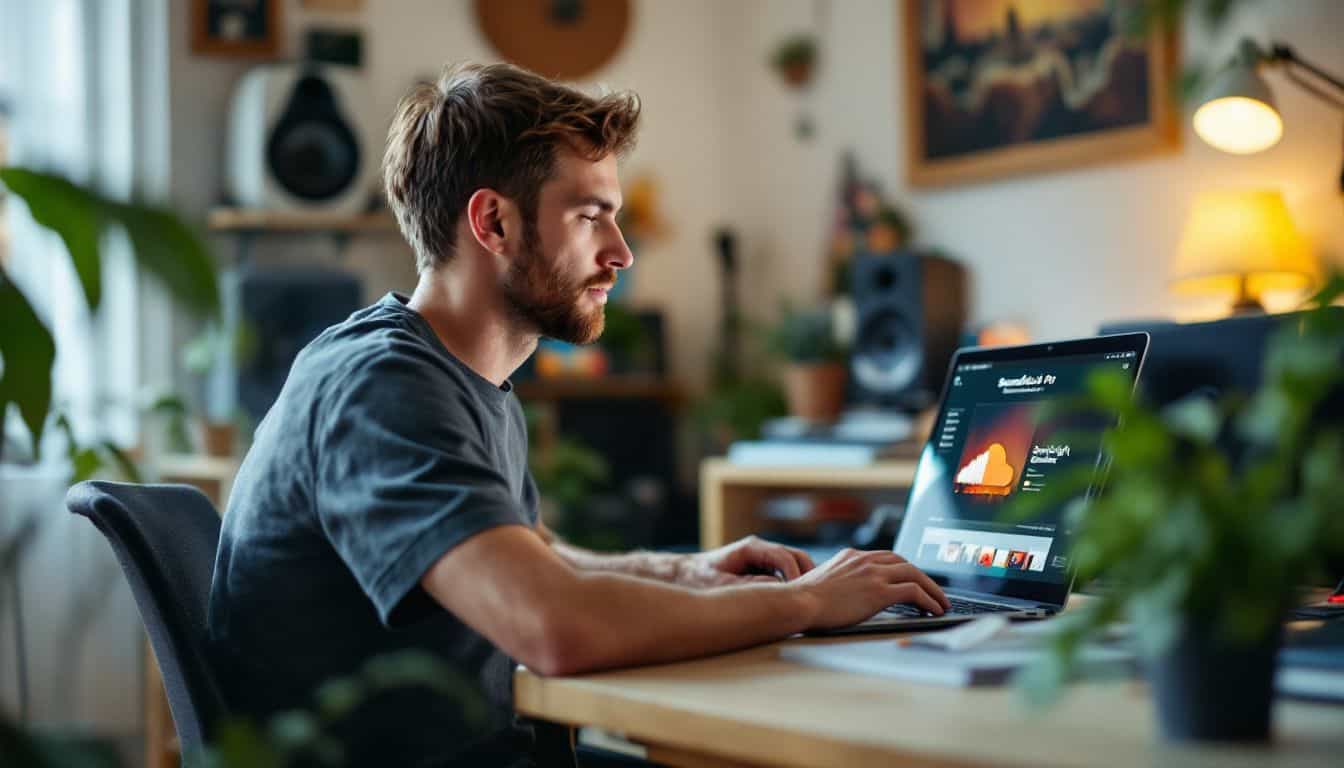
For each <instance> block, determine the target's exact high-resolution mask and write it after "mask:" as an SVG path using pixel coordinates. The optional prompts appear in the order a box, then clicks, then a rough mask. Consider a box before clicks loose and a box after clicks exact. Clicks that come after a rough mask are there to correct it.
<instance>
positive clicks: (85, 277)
mask: <svg viewBox="0 0 1344 768" xmlns="http://www.w3.org/2000/svg"><path fill="white" fill-rule="evenodd" d="M0 181H3V182H4V183H5V186H6V187H8V188H9V191H10V192H12V193H14V195H15V196H16V197H19V198H21V199H22V200H23V201H24V203H26V204H27V205H28V213H29V214H31V215H32V217H33V221H36V222H37V223H38V224H41V225H42V226H44V227H46V228H47V229H50V230H51V231H53V232H55V233H56V234H57V235H59V236H60V238H61V240H62V241H63V242H64V243H65V248H66V250H67V251H69V252H70V260H71V261H72V262H73V263H74V267H75V273H76V274H77V275H79V284H80V286H81V287H82V288H83V289H84V298H85V300H87V301H88V303H89V309H91V310H95V311H96V310H97V309H98V304H99V302H101V301H102V286H103V277H102V261H101V260H100V258H99V256H98V238H99V236H100V235H101V234H102V228H103V217H104V210H103V205H102V203H101V201H100V200H99V199H98V198H97V197H96V196H94V195H92V194H90V193H89V192H88V191H87V190H85V189H84V188H83V187H80V186H77V185H75V184H73V183H71V182H70V181H67V180H66V179H63V178H61V177H60V176H56V175H54V174H50V173H42V172H40V171H32V170H28V169H26V168H0Z"/></svg>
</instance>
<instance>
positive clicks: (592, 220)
mask: <svg viewBox="0 0 1344 768" xmlns="http://www.w3.org/2000/svg"><path fill="white" fill-rule="evenodd" d="M579 218H580V219H583V220H584V221H586V222H589V223H590V224H596V223H597V217H596V216H584V215H582V214H580V215H579Z"/></svg>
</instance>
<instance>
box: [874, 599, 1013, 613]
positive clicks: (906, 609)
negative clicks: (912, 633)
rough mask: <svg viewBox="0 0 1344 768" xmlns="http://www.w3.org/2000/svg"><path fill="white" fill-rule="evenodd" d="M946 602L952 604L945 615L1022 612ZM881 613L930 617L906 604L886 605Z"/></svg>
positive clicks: (989, 606) (915, 607)
mask: <svg viewBox="0 0 1344 768" xmlns="http://www.w3.org/2000/svg"><path fill="white" fill-rule="evenodd" d="M948 602H950V603H952V608H951V609H949V610H948V611H947V613H946V614H945V615H963V616H965V615H970V614H979V613H1013V612H1016V611H1020V610H1022V609H1021V608H1014V607H1012V606H1011V605H995V604H993V603H978V602H975V601H973V600H963V599H961V598H959V597H949V598H948ZM882 612H883V613H889V614H892V615H895V616H912V617H915V618H924V617H927V616H932V615H933V614H932V613H929V612H928V611H926V610H924V609H923V608H920V607H918V606H914V605H910V604H908V603H897V604H895V605H888V606H887V607H886V608H883V609H882Z"/></svg>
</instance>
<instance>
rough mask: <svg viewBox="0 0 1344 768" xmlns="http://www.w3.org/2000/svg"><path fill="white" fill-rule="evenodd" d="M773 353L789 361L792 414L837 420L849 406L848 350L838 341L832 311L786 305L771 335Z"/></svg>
mask: <svg viewBox="0 0 1344 768" xmlns="http://www.w3.org/2000/svg"><path fill="white" fill-rule="evenodd" d="M770 350H771V351H772V352H773V353H774V354H776V355H778V356H779V357H781V358H783V359H784V360H785V361H786V366H785V368H784V393H785V397H786V399H787V400H788V404H789V414H790V415H791V416H793V417H794V418H798V419H803V420H805V421H811V422H820V423H827V422H832V421H835V420H836V418H837V417H839V415H840V411H841V410H842V409H843V408H844V404H845V383H846V381H847V380H848V369H847V368H846V363H845V361H846V358H847V357H848V350H847V349H846V348H845V346H844V345H843V344H841V343H840V342H839V340H838V339H837V338H836V333H835V328H834V324H833V322H832V315H831V311H830V309H792V308H790V307H787V306H786V307H785V308H784V314H783V317H782V318H781V319H780V321H779V324H778V325H777V326H775V328H774V329H773V330H772V331H771V333H770Z"/></svg>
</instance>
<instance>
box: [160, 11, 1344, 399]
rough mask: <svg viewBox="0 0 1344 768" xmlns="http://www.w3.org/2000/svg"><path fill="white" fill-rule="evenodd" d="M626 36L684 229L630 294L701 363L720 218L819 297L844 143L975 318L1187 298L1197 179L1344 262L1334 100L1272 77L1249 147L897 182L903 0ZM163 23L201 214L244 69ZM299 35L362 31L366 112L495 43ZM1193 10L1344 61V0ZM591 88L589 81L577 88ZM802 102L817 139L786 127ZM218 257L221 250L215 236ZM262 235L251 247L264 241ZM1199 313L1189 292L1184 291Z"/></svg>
mask: <svg viewBox="0 0 1344 768" xmlns="http://www.w3.org/2000/svg"><path fill="white" fill-rule="evenodd" d="M634 5H635V15H634V20H633V28H632V30H631V32H630V36H629V38H628V40H627V44H626V46H625V48H623V49H622V51H621V52H620V53H619V54H618V55H617V57H616V59H615V60H614V62H613V63H612V64H610V65H609V66H608V67H606V68H605V69H603V70H602V71H601V72H599V73H598V75H597V78H596V80H598V81H601V82H603V83H606V84H609V85H611V86H613V87H618V88H634V89H636V90H637V91H639V93H640V94H641V96H642V97H643V99H644V103H645V120H644V125H643V132H642V135H641V141H640V145H639V147H638V149H637V150H636V151H635V152H634V154H633V155H632V156H631V157H630V158H629V160H628V161H627V163H626V165H625V171H626V173H627V175H629V173H630V172H635V171H641V170H650V171H653V172H655V173H656V174H657V175H658V177H659V179H660V181H661V183H662V192H663V205H664V208H665V211H666V212H667V214H668V218H669V219H670V220H671V222H672V223H673V225H674V231H673V234H672V236H671V237H670V238H669V239H668V240H667V241H665V242H662V243H657V244H652V245H649V246H647V247H646V248H645V249H644V250H643V251H642V252H641V253H640V254H639V257H638V260H637V267H636V268H635V271H634V273H633V282H634V288H635V290H634V294H635V299H636V300H637V302H639V303H643V304H650V305H659V306H661V307H663V308H664V309H665V311H666V312H667V315H668V323H669V328H668V329H669V341H670V344H671V353H672V363H673V366H674V370H675V371H677V373H678V374H679V375H680V376H682V377H683V378H684V379H686V380H687V381H689V382H690V383H692V384H699V383H702V382H703V381H704V378H705V373H706V369H707V360H708V355H709V354H710V351H711V350H712V348H713V344H714V339H713V334H714V331H715V328H716V327H717V325H716V324H717V298H716V297H717V277H716V273H715V269H714V266H713V264H714V259H713V253H712V249H711V246H710V233H711V232H712V230H713V228H714V227H715V226H716V225H718V224H719V223H729V224H731V225H732V226H734V227H736V228H737V229H738V230H739V232H740V233H741V234H742V235H743V245H744V255H745V258H746V272H745V275H746V278H745V280H744V294H745V295H744V300H745V303H746V307H747V309H748V310H749V311H750V312H751V313H752V314H754V315H755V316H757V317H761V318H768V317H771V316H773V314H774V313H775V311H776V310H777V307H778V301H779V298H780V296H781V295H788V296H794V297H800V298H801V297H810V296H814V295H816V293H817V291H818V290H819V287H820V285H821V283H822V280H823V271H822V265H823V263H824V258H823V240H824V236H825V228H826V222H827V221H828V219H829V217H830V214H831V207H832V205H833V203H834V189H835V184H836V180H837V174H838V163H839V157H840V154H841V152H842V151H844V150H845V149H850V148H852V149H853V150H854V151H855V153H856V155H857V157H858V160H859V163H860V167H861V169H862V171H863V172H864V173H865V174H868V175H870V176H872V177H874V178H876V179H878V180H879V181H880V182H881V183H882V184H883V186H884V189H885V190H886V192H887V193H888V194H889V195H890V196H891V197H893V198H894V199H895V200H896V201H898V202H899V203H901V204H902V205H903V206H904V207H905V208H906V209H907V211H908V212H909V213H910V214H911V216H912V218H913V220H914V223H915V226H916V229H917V237H918V240H919V242H920V243H922V244H925V245H931V246H938V247H940V248H943V249H945V250H947V251H948V252H949V253H950V254H952V255H953V256H954V257H956V258H959V259H961V260H963V261H964V262H965V263H967V264H968V265H969V266H970V267H971V271H972V275H973V283H974V285H973V292H972V296H973V318H974V319H975V320H976V321H987V320H998V319H1017V320H1021V321H1024V322H1026V323H1027V324H1028V326H1029V327H1030V328H1031V329H1032V331H1033V333H1034V334H1035V335H1036V336H1037V337H1042V338H1043V337H1059V336H1068V335H1076V334H1084V333H1089V332H1091V331H1092V330H1093V329H1095V327H1096V326H1097V325H1098V324H1099V323H1100V322H1103V321H1106V320H1113V319H1121V318H1134V317H1141V316H1153V315H1162V314H1171V313H1172V312H1174V311H1180V310H1182V307H1181V306H1179V305H1177V304H1176V303H1175V302H1174V300H1173V299H1171V298H1170V297H1169V295H1168V293H1167V290H1166V285H1165V280H1166V270H1167V267H1168V265H1169V263H1170V261H1171V259H1172V256H1173V253H1174V249H1175V244H1176V241H1177V239H1178V237H1179V233H1180V227H1181V225H1182V222H1183V220H1184V216H1185V213H1186V210H1187V208H1188V206H1189V205H1190V202H1191V200H1192V199H1193V197H1194V195H1195V194H1196V193H1197V192H1199V191H1200V190H1202V189H1206V188H1213V187H1223V186H1244V185H1257V186H1265V185H1268V186H1276V187H1279V188H1280V189H1282V190H1283V192H1284V195H1285V197H1286V199H1287V201H1288V204H1289V207H1290V209H1291V211H1292V213H1293V215H1294V216H1295V218H1296V220H1297V223H1298V225H1299V227H1300V228H1301V229H1302V230H1303V231H1304V232H1305V233H1306V234H1307V236H1308V237H1309V238H1311V240H1312V241H1313V242H1314V243H1315V244H1316V245H1317V247H1318V249H1319V250H1320V252H1321V254H1322V256H1323V257H1324V258H1325V259H1327V260H1331V261H1340V260H1341V259H1344V231H1342V229H1344V228H1341V226H1340V196H1339V193H1338V188H1337V179H1338V173H1339V165H1340V163H1341V162H1342V160H1341V145H1340V131H1341V127H1340V120H1339V117H1338V114H1337V113H1335V112H1332V111H1331V110H1330V109H1329V108H1327V107H1326V106H1325V105H1323V104H1321V103H1319V102H1316V101H1315V100H1313V99H1312V98H1311V97H1309V96H1308V95H1306V94H1305V93H1303V92H1302V91H1301V90H1300V89H1298V88H1296V87H1295V86H1294V85H1293V84H1291V83H1289V82H1286V81H1285V80H1284V78H1283V77H1282V75H1280V74H1277V73H1271V74H1270V75H1269V79H1270V81H1271V86H1272V87H1273V89H1274V92H1275V94H1276V96H1277V97H1278V99H1279V103H1280V108H1281V111H1282V112H1283V115H1284V119H1285V124H1286V132H1285V136H1284V139H1283V141H1282V142H1281V143H1280V144H1279V145H1278V146H1277V147H1275V148H1274V149H1272V150H1270V151H1269V152H1266V153H1263V154H1261V155H1256V156H1252V157H1247V158H1241V157H1234V156H1231V155H1225V154H1222V153H1219V152H1217V151H1215V150H1213V149H1211V148H1209V147H1207V146H1205V145H1204V144H1203V143H1202V142H1200V141H1199V140H1198V139H1197V138H1196V137H1194V136H1193V134H1192V133H1191V131H1190V129H1189V120H1188V116H1185V115H1183V116H1182V118H1181V124H1182V132H1183V142H1182V148H1181V149H1180V150H1179V151H1178V152H1176V153H1173V154H1167V155H1161V156H1156V157H1150V158H1147V159H1138V160H1131V161H1120V162H1116V163H1112V164H1109V165H1103V166H1092V167H1088V168H1082V169H1078V170H1073V171H1062V172H1052V173H1038V174H1032V175H1023V176H1019V177H1014V178H1009V179H1004V180H1000V181H994V182H984V183H976V184H962V185H957V186H950V187H946V188H939V189H919V190H915V189H909V188H908V187H907V185H906V184H905V167H904V162H905V161H904V152H903V142H904V133H905V127H904V123H903V121H902V119H901V115H900V113H899V109H898V105H900V104H903V103H904V92H903V88H904V84H903V78H902V77H901V72H900V50H899V46H898V45H897V42H896V41H897V40H898V39H899V38H900V29H899V24H900V19H899V18H898V17H899V16H900V14H898V13H897V12H896V9H897V7H898V6H897V2H896V1H895V0H843V1H836V0H832V1H831V2H826V1H825V0H819V1H818V2H813V1H812V0H731V1H728V0H721V1H720V2H712V0H685V1H681V0H679V1H678V2H671V1H670V0H642V1H640V2H636V3H635V4H634ZM173 8H174V18H173V24H172V35H173V40H172V47H173V71H172V78H173V82H172V111H173V128H172V142H173V149H172V157H173V179H174V181H173V186H174V189H175V190H176V198H177V200H178V201H179V204H181V205H184V206H185V207H186V208H187V209H188V210H191V211H194V212H202V211H204V210H205V209H206V208H207V207H208V206H209V205H210V204H211V203H212V202H213V201H214V200H215V199H217V195H218V190H219V187H220V173H219V159H220V155H221V152H222V142H223V135H222V129H221V123H222V121H223V119H224V115H225V109H226V103H227V98H228V94H229V91H230V89H231V87H232V84H233V81H234V80H235V79H236V78H237V76H238V75H239V74H241V72H242V71H244V69H245V65H244V64H240V63H237V62H234V61H230V60H220V59H209V58H201V57H196V56H193V55H190V53H189V52H188V50H187V39H188V34H187V27H186V24H187V20H186V11H185V3H174V5H173ZM287 11H288V18H287V27H288V32H289V37H290V38H291V39H290V46H289V51H290V52H296V51H297V50H298V38H299V35H300V34H301V30H302V28H303V27H304V26H305V25H306V24H307V23H309V22H324V23H329V24H331V25H333V26H334V25H345V26H355V27H359V28H362V29H363V31H364V35H365V47H366V67H367V72H368V75H369V77H370V78H371V79H372V80H373V82H374V83H375V87H376V92H377V98H376V102H375V104H374V105H373V108H374V109H375V110H376V111H377V113H378V114H379V115H380V116H381V117H382V118H383V120H384V121H386V120H387V119H390V115H391V112H392V109H393V107H394V106H395V103H396V100H397V99H398V98H399V97H400V95H401V94H402V93H403V92H404V90H405V89H406V87H407V86H408V85H409V84H410V83H411V82H412V81H413V80H414V79H415V78H417V77H421V76H425V75H431V74H433V73H434V72H436V71H437V70H438V68H439V67H440V66H441V65H442V64H443V63H444V62H447V61H453V60H459V59H492V58H494V54H493V52H492V51H491V49H490V48H489V46H488V44H487V43H486V42H485V41H484V40H483V39H482V38H481V37H480V35H479V34H478V33H477V32H476V28H475V21H474V18H473V15H474V14H473V10H472V3H470V2H467V1H466V0H452V1H451V2H445V1H444V0H369V2H368V3H366V5H365V7H364V10H363V11H361V12H359V13H355V14H349V13H340V14H329V15H323V14H320V13H316V12H312V11H305V10H304V9H302V8H299V7H298V6H297V4H296V2H295V0H290V3H289V5H288V6H287ZM1197 27H1198V25H1196V24H1193V23H1191V24H1187V25H1186V27H1185V29H1184V31H1183V35H1182V37H1183V39H1182V48H1183V50H1184V51H1186V53H1187V55H1190V56H1194V57H1197V58H1201V59H1204V60H1207V61H1216V60H1221V59H1222V58H1224V56H1225V53H1226V52H1227V51H1229V50H1230V49H1231V48H1232V47H1233V45H1234V44H1235V41H1236V40H1237V38H1238V37H1240V36H1241V35H1242V34H1252V35H1254V36H1255V37H1256V38H1257V39H1259V40H1261V41H1265V42H1267V41H1269V40H1271V39H1274V40H1284V41H1290V42H1292V43H1293V44H1294V45H1295V46H1296V47H1297V49H1298V50H1299V52H1301V53H1302V54H1303V55H1305V56H1307V57H1309V58H1312V59H1313V60H1315V61H1317V62H1318V63H1319V64H1321V65H1322V66H1324V67H1325V68H1327V69H1329V70H1332V71H1335V72H1344V46H1341V45H1340V44H1339V39H1338V34H1337V33H1338V30H1339V29H1341V28H1344V3H1338V2H1335V0H1294V2H1282V1H1280V2H1272V1H1269V0H1266V2H1262V3H1259V4H1254V5H1252V7H1250V8H1247V9H1244V10H1242V11H1240V12H1239V13H1238V14H1236V15H1234V16H1233V17H1232V18H1231V19H1230V20H1229V23H1228V25H1227V27H1226V28H1225V29H1223V30H1222V31H1221V32H1220V34H1219V35H1217V36H1216V38H1210V37H1209V36H1208V34H1206V33H1205V32H1204V31H1202V30H1200V29H1198V28H1197ZM806 29H819V30H820V33H819V34H820V37H821V39H822V51H821V52H822V56H823V61H822V68H821V71H820V73H819V76H818V81H817V82H816V83H815V84H814V86H813V88H812V90H811V91H810V92H808V93H806V94H799V93H796V92H793V91H790V90H789V89H787V88H785V87H784V86H783V85H782V84H781V83H780V82H779V80H778V78H777V77H776V76H775V75H774V74H773V73H772V72H771V71H770V70H769V68H768V66H767V65H766V61H767V58H768V56H769V53H770V51H771V50H772V48H773V47H774V46H775V45H776V44H777V43H778V42H779V41H780V40H781V39H783V38H784V37H785V36H786V35H788V34H790V33H793V32H797V31H801V30H806ZM586 85H590V84H586ZM803 111H807V112H809V113H810V114H812V116H813V118H814V121H815V124H816V136H815V137H814V138H813V139H812V140H810V141H800V140H799V139H797V138H796V137H795V135H794V131H793V123H794V121H795V119H796V118H797V117H798V115H799V114H800V113H801V112H803ZM220 242H221V245H222V246H224V247H225V249H226V250H225V253H228V252H229V251H228V250H227V249H228V247H229V246H230V243H229V242H228V241H227V240H221V241H220ZM330 250H331V249H330V247H329V245H328V244H327V243H325V242H323V241H307V242H305V241H299V240H293V239H290V240H286V241H284V242H283V243H282V244H273V245H272V246H271V247H270V249H269V253H270V254H271V258H276V259H286V260H293V259H314V260H321V259H333V257H332V256H331V255H330ZM267 251H268V249H265V248H263V253H266V252H267ZM345 263H346V264H349V265H351V266H353V267H354V268H356V269H358V270H360V271H361V272H363V273H365V274H366V275H367V276H368V283H369V285H368V293H369V294H370V297H372V296H374V295H377V294H379V293H381V292H383V291H384V290H387V289H389V288H400V289H408V288H409V287H410V286H411V285H412V284H413V281H414V273H413V270H412V269H411V267H410V262H409V255H408V254H407V252H406V251H405V250H404V249H400V246H399V245H394V244H392V243H389V242H387V241H364V242H356V243H354V244H353V245H352V246H351V248H350V249H349V252H348V253H347V254H346V256H345ZM1185 309H1187V310H1188V309H1189V307H1185Z"/></svg>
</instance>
